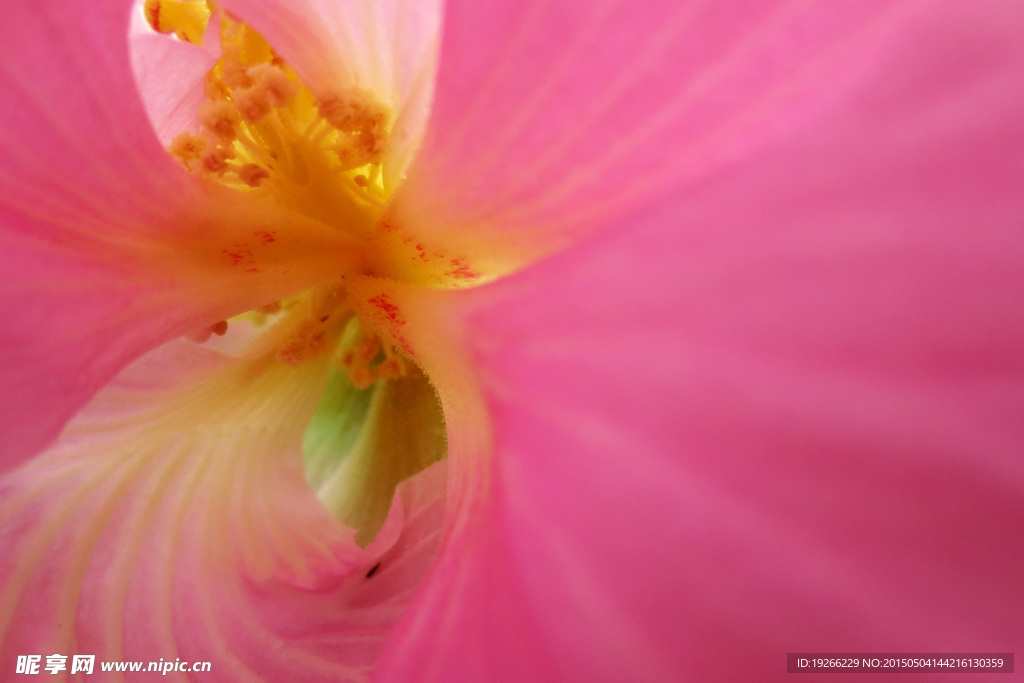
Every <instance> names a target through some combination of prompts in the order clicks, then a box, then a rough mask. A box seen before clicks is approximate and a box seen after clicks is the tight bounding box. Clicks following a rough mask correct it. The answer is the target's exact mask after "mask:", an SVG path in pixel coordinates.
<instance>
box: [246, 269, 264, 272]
mask: <svg viewBox="0 0 1024 683" xmlns="http://www.w3.org/2000/svg"><path fill="white" fill-rule="evenodd" d="M245 272H247V273H262V272H263V269H262V268H246V269H245Z"/></svg>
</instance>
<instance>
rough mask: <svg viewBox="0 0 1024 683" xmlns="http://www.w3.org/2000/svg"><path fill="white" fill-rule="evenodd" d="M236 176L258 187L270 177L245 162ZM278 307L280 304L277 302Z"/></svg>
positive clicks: (265, 170)
mask: <svg viewBox="0 0 1024 683" xmlns="http://www.w3.org/2000/svg"><path fill="white" fill-rule="evenodd" d="M238 177H239V178H240V179H241V181H242V182H243V183H245V184H246V185H248V186H249V187H259V184H260V182H262V181H263V180H264V179H266V178H269V177H270V171H268V170H267V169H265V168H263V167H262V166H259V165H257V164H246V165H245V166H242V167H241V168H240V169H238ZM277 307H278V309H280V308H281V304H280V303H278V304H277Z"/></svg>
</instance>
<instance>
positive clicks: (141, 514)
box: [0, 342, 445, 681]
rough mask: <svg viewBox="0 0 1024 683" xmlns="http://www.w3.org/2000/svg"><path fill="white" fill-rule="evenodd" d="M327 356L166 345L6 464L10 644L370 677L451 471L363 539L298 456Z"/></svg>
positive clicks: (241, 674)
mask: <svg viewBox="0 0 1024 683" xmlns="http://www.w3.org/2000/svg"><path fill="white" fill-rule="evenodd" d="M327 362H328V361H327V360H326V359H324V360H322V361H320V362H308V363H306V364H305V365H303V366H300V367H298V368H293V367H291V366H287V365H283V364H280V363H276V362H274V361H271V362H270V363H269V364H268V363H267V362H265V361H264V360H257V361H251V362H247V363H245V362H243V363H237V362H233V361H230V360H228V359H226V358H224V357H220V356H218V355H217V354H215V353H212V352H210V351H207V350H205V349H201V348H197V347H195V346H194V345H192V344H189V343H187V342H175V343H172V344H169V345H167V346H165V347H163V348H161V349H160V350H158V351H157V352H154V353H152V354H150V355H148V356H146V357H144V358H142V359H141V360H139V361H138V362H136V363H135V364H134V365H132V366H131V367H129V368H128V369H127V370H126V371H125V372H124V373H123V374H122V375H121V376H119V377H118V378H117V379H116V380H115V381H114V382H112V383H111V384H110V385H109V386H108V387H106V388H104V390H103V391H102V392H100V393H99V394H98V395H97V397H96V398H95V400H94V401H93V402H92V403H91V404H90V405H89V406H88V407H87V408H86V409H85V410H83V411H82V413H81V414H80V415H79V416H78V417H76V419H75V420H74V421H73V422H72V423H71V424H70V425H69V427H68V429H67V431H66V432H65V433H64V435H63V436H62V438H61V440H60V441H59V442H58V443H57V444H56V445H55V446H54V448H53V449H51V450H50V451H48V452H47V453H44V454H43V455H41V456H39V457H38V458H36V459H35V460H33V461H32V462H31V463H29V464H28V465H27V466H26V467H24V468H22V469H20V470H18V471H16V472H14V473H12V474H9V475H8V476H7V478H6V479H4V480H3V481H2V483H0V489H2V490H3V501H4V502H3V504H2V515H0V519H2V520H3V521H2V522H0V538H2V539H3V546H4V548H5V552H4V553H3V556H2V558H0V586H2V587H3V588H2V592H0V605H2V609H0V641H2V642H3V654H2V656H0V659H2V661H4V662H5V663H6V662H10V663H12V664H11V665H12V666H13V662H14V659H15V655H17V654H25V653H33V652H46V653H52V652H62V653H69V652H78V653H94V654H96V656H97V660H99V661H106V660H129V661H131V660H137V661H145V662H148V661H156V660H158V659H160V658H162V659H163V660H165V661H171V662H174V661H176V659H178V658H180V659H181V660H182V661H185V662H195V661H209V662H211V663H212V670H211V673H210V675H211V676H212V677H213V678H214V679H215V680H218V681H251V680H256V679H260V680H289V681H322V680H347V679H352V678H362V677H363V676H364V675H365V674H366V672H367V671H368V669H369V668H370V667H371V666H372V664H373V662H374V660H375V658H376V655H377V652H378V651H379V649H380V647H381V646H382V644H383V642H384V638H385V637H386V636H387V634H388V632H389V630H390V628H391V626H392V625H393V623H394V622H395V620H396V619H397V618H398V616H399V615H400V614H401V612H402V608H403V606H404V604H405V603H406V602H408V600H409V599H410V597H411V595H412V591H413V589H414V588H415V586H416V585H417V584H418V582H419V580H420V579H421V577H422V576H423V574H424V573H425V571H426V569H427V567H429V564H430V562H431V560H432V559H433V556H434V553H435V552H436V549H437V547H438V545H439V536H438V533H437V530H438V529H439V528H440V527H441V520H442V518H443V510H444V497H443V492H444V475H445V470H444V465H443V464H441V465H440V466H437V467H433V468H430V469H429V470H426V471H424V472H423V473H421V474H420V475H419V476H417V477H416V478H415V479H413V480H410V481H408V482H406V483H404V484H403V485H402V486H401V487H400V488H399V491H398V493H397V494H396V501H398V503H399V504H398V505H397V506H396V508H397V509H398V512H397V513H395V514H393V515H392V519H391V520H389V524H390V525H391V530H390V531H389V536H390V543H389V544H388V545H390V547H387V546H386V545H384V544H383V543H382V541H378V544H376V545H375V546H371V547H369V548H367V549H363V548H360V547H358V546H357V545H356V544H355V543H354V541H353V532H352V531H351V530H349V529H346V528H344V527H342V526H341V525H339V524H338V522H337V521H336V520H334V519H333V518H332V517H330V516H329V515H328V514H327V512H326V510H325V509H324V508H323V506H322V505H321V504H320V502H319V501H318V500H317V498H316V497H315V496H314V494H313V492H312V490H311V489H310V488H309V485H308V484H307V483H306V481H305V478H304V474H303V468H302V453H301V442H302V433H303V431H304V429H305V425H306V423H307V422H308V419H309V417H310V416H311V415H312V414H313V411H314V409H315V407H316V404H317V402H318V400H319V390H320V389H322V388H323V383H324V380H325V379H326V376H327V372H326V367H325V366H326V364H327ZM439 494H440V495H439ZM396 525H397V528H395V526H396ZM383 535H384V534H382V536H383ZM378 562H379V563H380V564H379V566H377V569H376V570H375V571H374V572H373V575H372V576H371V577H368V576H367V574H368V572H369V571H370V570H371V569H372V568H373V567H374V566H375V565H377V563H378ZM96 666H97V671H98V668H99V666H100V664H99V662H97V665H96ZM12 670H13V669H12Z"/></svg>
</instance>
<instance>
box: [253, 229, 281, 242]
mask: <svg viewBox="0 0 1024 683" xmlns="http://www.w3.org/2000/svg"><path fill="white" fill-rule="evenodd" d="M253 234H254V235H256V237H259V238H260V239H261V240H263V244H270V243H271V242H276V241H277V233H276V232H271V231H269V230H258V231H256V232H254V233H253Z"/></svg>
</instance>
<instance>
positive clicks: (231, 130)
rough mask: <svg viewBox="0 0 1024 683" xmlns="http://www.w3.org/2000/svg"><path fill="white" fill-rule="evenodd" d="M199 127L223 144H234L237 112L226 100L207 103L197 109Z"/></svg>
mask: <svg viewBox="0 0 1024 683" xmlns="http://www.w3.org/2000/svg"><path fill="white" fill-rule="evenodd" d="M199 125H201V126H202V127H203V129H204V130H207V131H209V132H210V133H211V134H213V135H214V136H216V137H218V138H220V139H221V140H223V141H224V142H234V140H235V136H236V133H235V129H236V127H237V126H238V112H237V111H235V108H234V107H233V106H232V105H231V103H230V102H228V101H226V100H212V101H207V102H205V103H204V104H203V106H201V107H200V108H199Z"/></svg>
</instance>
